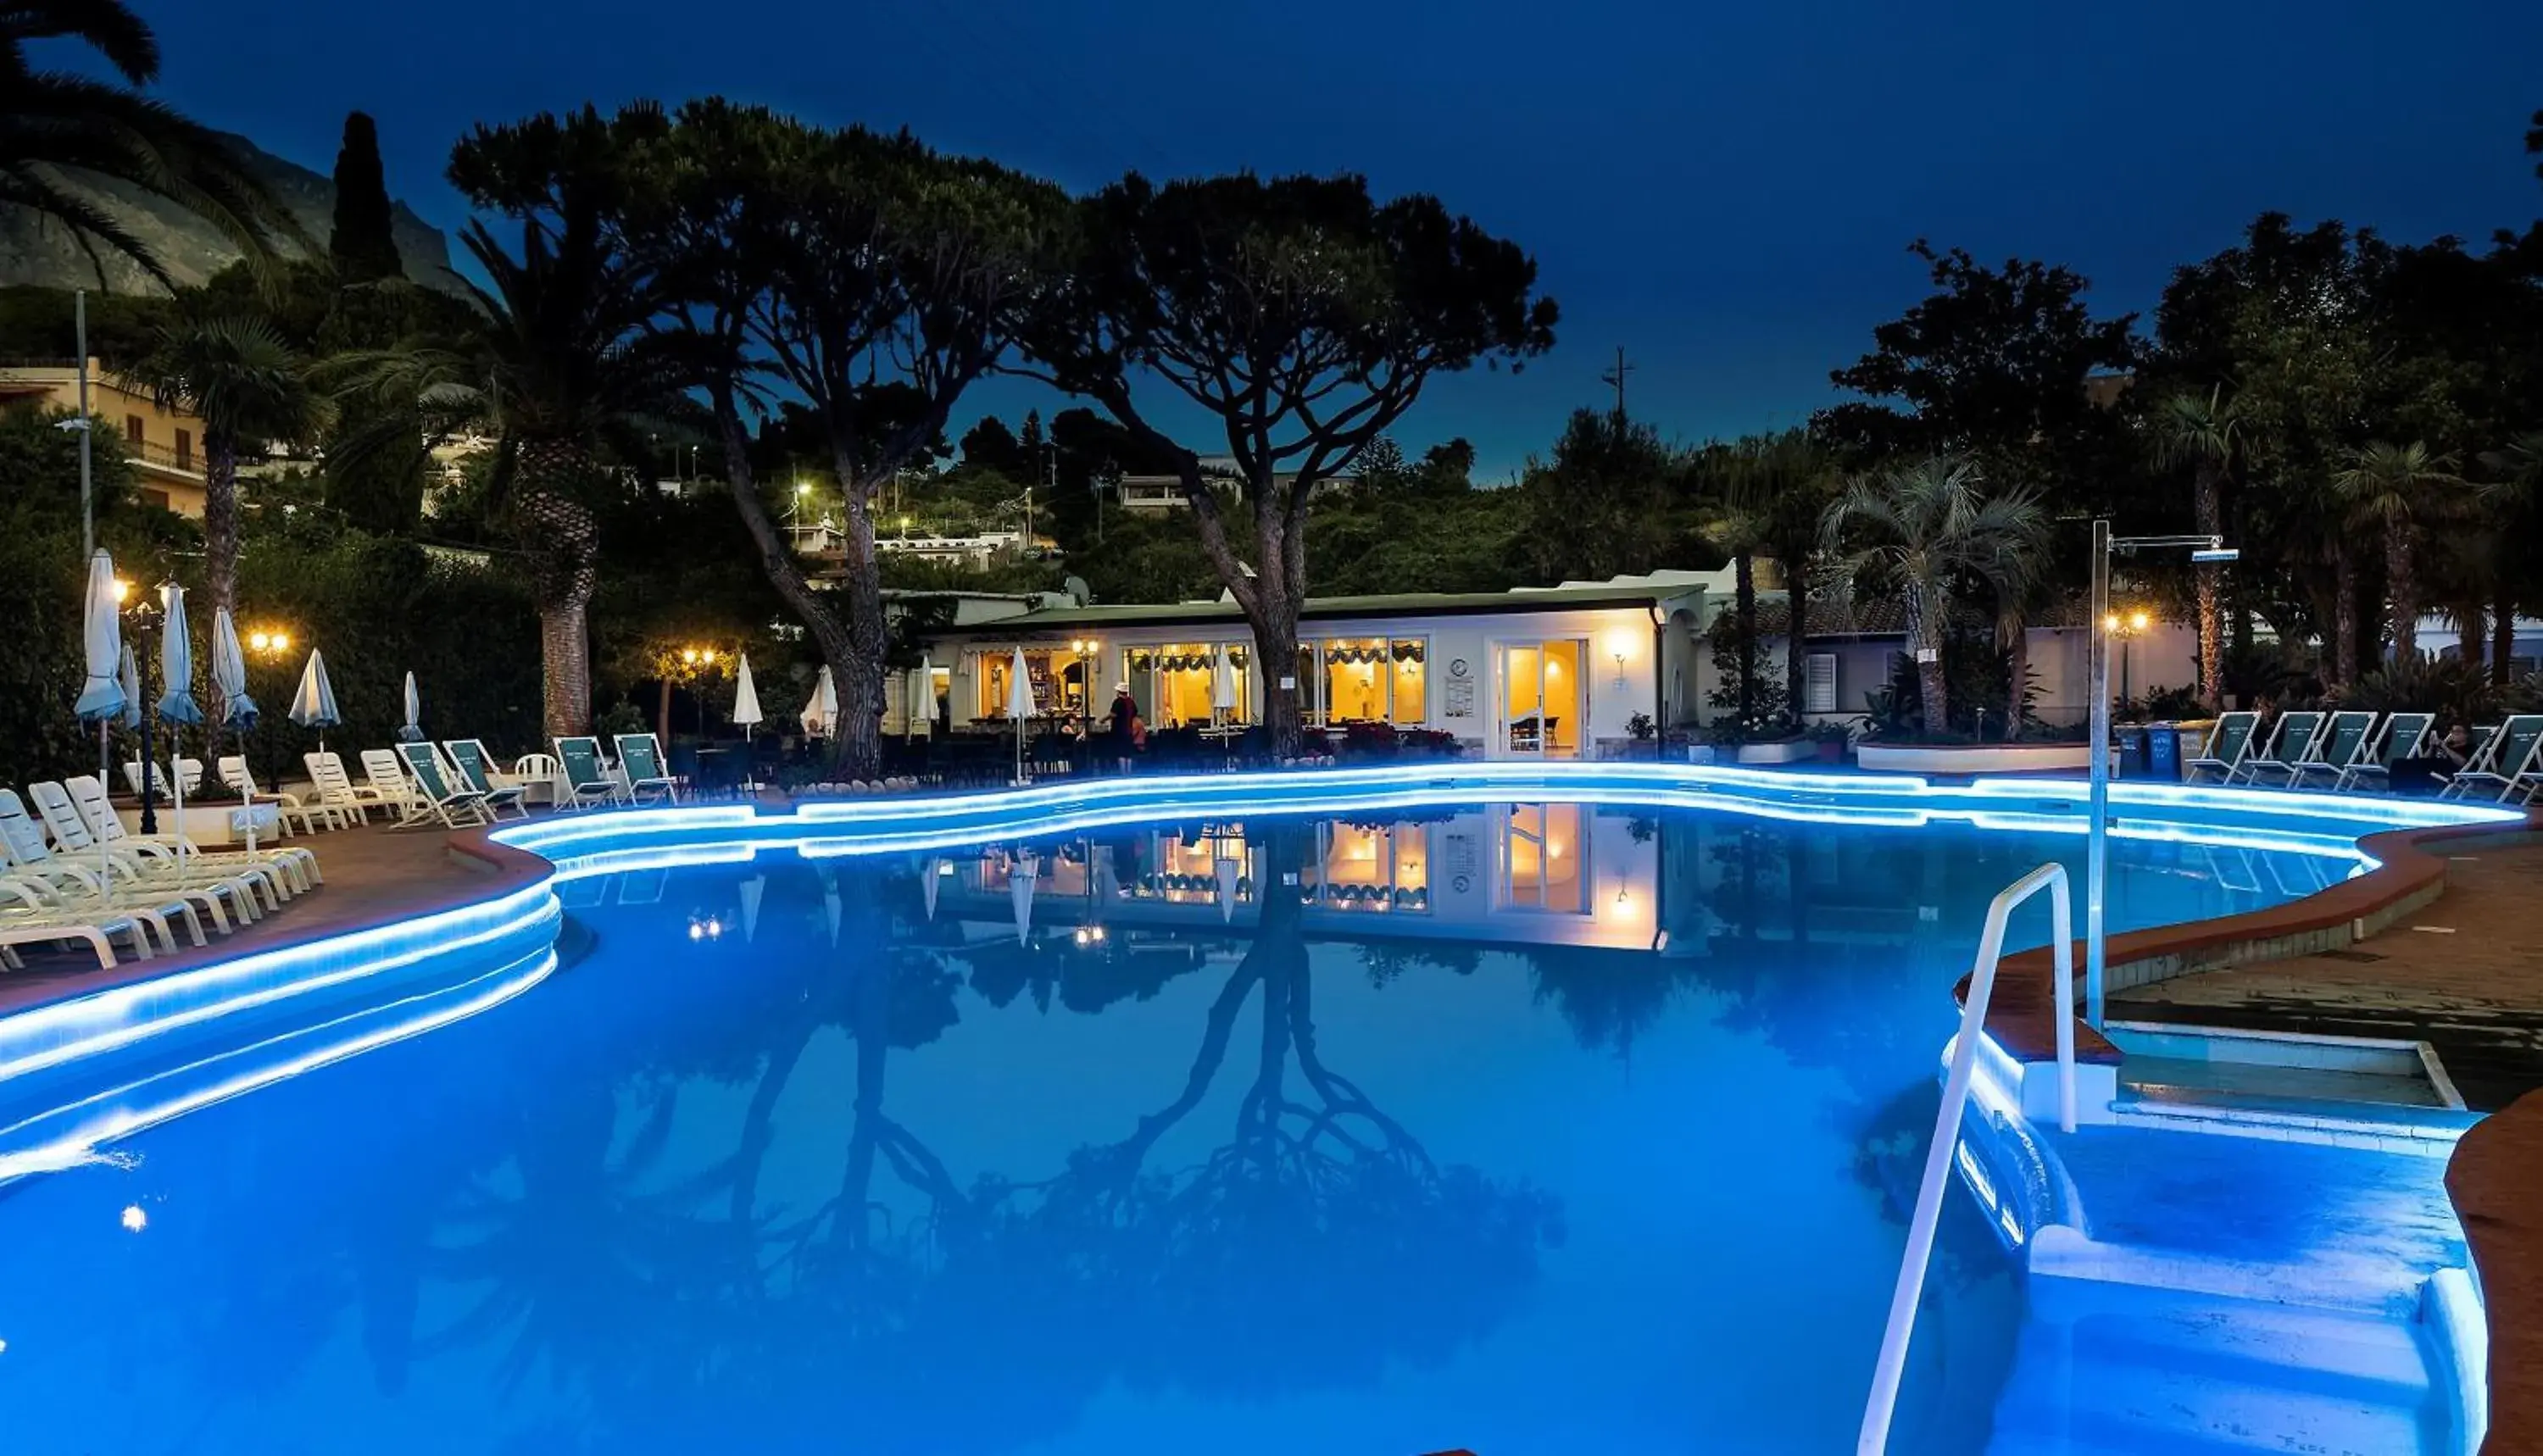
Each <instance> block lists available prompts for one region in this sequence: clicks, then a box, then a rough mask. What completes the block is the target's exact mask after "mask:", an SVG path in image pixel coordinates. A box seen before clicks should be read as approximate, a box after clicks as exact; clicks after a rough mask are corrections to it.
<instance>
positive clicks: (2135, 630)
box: [2102, 607, 2154, 703]
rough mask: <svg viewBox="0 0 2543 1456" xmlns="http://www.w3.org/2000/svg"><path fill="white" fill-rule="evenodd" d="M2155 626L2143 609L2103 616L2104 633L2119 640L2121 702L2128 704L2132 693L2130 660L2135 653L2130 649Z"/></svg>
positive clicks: (2152, 619)
mask: <svg viewBox="0 0 2543 1456" xmlns="http://www.w3.org/2000/svg"><path fill="white" fill-rule="evenodd" d="M2153 625H2154V618H2153V617H2152V616H2150V615H2148V614H2147V612H2146V610H2145V609H2144V608H2143V607H2139V608H2138V609H2137V610H2135V611H2133V612H2128V613H2126V614H2124V615H2122V614H2120V613H2119V612H2106V613H2104V614H2103V615H2102V631H2103V632H2105V633H2106V634H2108V635H2110V636H2112V637H2116V638H2118V639H2119V701H2120V702H2123V703H2124V702H2126V701H2127V699H2128V696H2129V693H2130V691H2131V689H2130V688H2129V686H2128V676H2129V673H2128V666H2129V660H2128V659H2129V658H2130V657H2132V656H2134V655H2135V653H2134V652H2132V651H2130V649H2131V648H2132V647H2134V645H2135V643H2136V640H2137V639H2138V638H2140V637H2143V636H2145V631H2146V629H2147V628H2148V627H2151V626H2153Z"/></svg>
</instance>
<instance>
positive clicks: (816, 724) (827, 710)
mask: <svg viewBox="0 0 2543 1456" xmlns="http://www.w3.org/2000/svg"><path fill="white" fill-rule="evenodd" d="M838 721H839V685H838V683H837V682H835V681H833V680H832V679H831V677H830V665H829V664H828V663H826V662H824V663H822V664H821V675H820V676H819V677H816V678H814V679H812V697H811V700H810V701H809V702H807V703H806V704H805V705H804V731H805V732H807V733H809V734H811V735H812V736H813V737H815V738H826V737H828V736H829V735H830V729H831V728H833V727H834V726H836V725H837V723H838Z"/></svg>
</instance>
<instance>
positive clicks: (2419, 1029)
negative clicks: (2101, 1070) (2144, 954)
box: [2111, 845, 2543, 1111]
mask: <svg viewBox="0 0 2543 1456" xmlns="http://www.w3.org/2000/svg"><path fill="white" fill-rule="evenodd" d="M2446 872H2447V873H2446V881H2447V883H2446V891H2445V893H2444V895H2443V896H2441V897H2440V898H2439V899H2438V900H2437V901H2436V902H2435V903H2434V904H2431V905H2429V906H2428V907H2427V908H2426V909H2424V910H2421V911H2419V912H2418V913H2416V914H2414V915H2411V916H2409V917H2407V918H2406V919H2405V920H2404V921H2403V922H2402V923H2401V924H2399V925H2396V926H2394V927H2393V928H2392V929H2390V930H2387V931H2385V932H2384V933H2382V934H2381V935H2377V936H2374V937H2372V938H2370V939H2368V940H2366V941H2364V942H2361V943H2360V944H2358V945H2357V946H2355V947H2353V948H2351V949H2349V950H2345V951H2334V952H2329V953H2327V954H2324V955H2319V956H2305V957H2299V958H2295V959H2292V960H2273V961H2270V962H2267V963H2265V964H2259V965H2248V966H2238V967H2235V968H2233V969H2229V970H2210V971H2201V972H2199V973H2198V974H2196V975H2189V976H2183V977H2180V978H2179V979H2176V980H2169V981H2164V982H2161V983H2159V984H2156V985H2152V986H2146V987H2142V988H2139V989H2137V990H2134V991H2130V992H2128V993H2127V994H2126V995H2124V996H2121V997H2118V998H2115V999H2114V1001H2113V1003H2112V1008H2111V1009H2112V1014H2113V1015H2114V1016H2117V1017H2123V1018H2129V1019H2134V1020H2142V1021H2172V1022H2190V1023H2197V1024H2203V1025H2209V1026H2226V1027H2238V1028H2259V1029H2266V1030H2273V1031H2304V1032H2322V1033H2327V1034H2332V1035H2350V1036H2399V1037H2411V1038H2418V1039H2422V1040H2426V1041H2428V1042H2430V1043H2432V1044H2433V1045H2434V1046H2435V1047H2436V1049H2437V1055H2438V1056H2439V1057H2440V1058H2441V1059H2443V1061H2444V1062H2445V1066H2446V1071H2447V1073H2448V1074H2449V1075H2451V1076H2452V1077H2453V1078H2454V1081H2455V1085H2456V1087H2457V1088H2458V1089H2460V1090H2461V1091H2462V1093H2463V1095H2464V1100H2465V1101H2466V1102H2467V1103H2469V1104H2471V1106H2472V1107H2473V1108H2474V1109H2476V1110H2478V1111H2495V1110H2497V1109H2499V1108H2503V1107H2505V1106H2506V1105H2507V1104H2509V1103H2511V1102H2513V1101H2515V1100H2516V1099H2517V1098H2518V1097H2519V1096H2522V1095H2523V1094H2525V1093H2527V1092H2531V1091H2534V1090H2536V1089H2537V1088H2543V845H2519V846H2515V847H2512V848H2506V849H2486V850H2481V851H2477V852H2474V853H2471V854H2466V855H2458V856H2453V857H2451V859H2450V863H2449V864H2448V865H2447V867H2446Z"/></svg>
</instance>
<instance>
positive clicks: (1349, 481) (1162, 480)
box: [1115, 455, 1358, 514]
mask: <svg viewBox="0 0 2543 1456" xmlns="http://www.w3.org/2000/svg"><path fill="white" fill-rule="evenodd" d="M1200 473H1201V475H1202V476H1203V477H1205V478H1207V479H1208V480H1210V481H1211V482H1212V483H1213V484H1215V485H1217V486H1218V488H1219V489H1220V490H1222V491H1225V492H1226V493H1228V494H1229V495H1234V494H1235V493H1236V490H1237V487H1238V484H1239V482H1241V481H1242V480H1243V477H1242V476H1241V475H1240V474H1238V472H1237V468H1236V457H1235V456H1233V455H1203V456H1201V457H1200ZM1296 478H1297V477H1296V475H1295V474H1294V473H1293V472H1290V471H1280V472H1278V473H1276V474H1275V475H1274V476H1273V477H1272V479H1273V480H1275V481H1277V482H1279V483H1280V484H1282V485H1286V484H1288V483H1289V482H1290V481H1292V480H1295V479H1296ZM1357 479H1358V478H1357V477H1355V476H1348V475H1338V476H1330V477H1327V478H1326V479H1325V480H1323V481H1322V482H1319V483H1318V485H1317V489H1318V490H1319V491H1336V490H1348V489H1349V488H1350V487H1351V486H1352V485H1354V484H1356V483H1357ZM1115 495H1116V497H1117V498H1118V500H1119V503H1120V506H1121V508H1122V509H1123V510H1129V511H1138V512H1142V513H1146V514H1163V513H1165V512H1167V511H1172V510H1188V509H1190V508H1191V505H1192V502H1190V501H1188V500H1186V499H1185V498H1184V482H1183V477H1182V476H1179V475H1125V476H1123V477H1121V479H1120V481H1119V483H1118V484H1117V486H1116V487H1115Z"/></svg>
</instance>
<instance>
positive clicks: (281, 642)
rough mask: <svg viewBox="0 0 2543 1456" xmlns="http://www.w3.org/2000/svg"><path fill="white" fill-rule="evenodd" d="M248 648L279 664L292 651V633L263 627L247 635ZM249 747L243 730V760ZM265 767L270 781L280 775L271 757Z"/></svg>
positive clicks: (241, 737) (262, 658) (269, 740)
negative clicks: (277, 773) (276, 771)
mask: <svg viewBox="0 0 2543 1456" xmlns="http://www.w3.org/2000/svg"><path fill="white" fill-rule="evenodd" d="M247 650H248V653H249V655H250V656H251V657H254V658H257V659H260V660H262V661H264V662H265V663H266V664H268V666H269V667H270V666H273V665H278V664H279V663H281V661H282V660H283V656H284V654H285V653H287V652H289V651H291V634H290V633H288V632H286V631H284V630H282V629H281V628H279V627H267V628H261V629H259V630H257V631H254V632H251V633H249V634H248V635H247ZM267 742H268V748H269V751H270V746H271V739H270V737H269V739H268V740H267ZM248 749H249V744H248V740H247V734H246V733H244V732H242V733H240V734H239V757H240V758H241V759H242V760H244V759H246V758H247V757H248ZM264 768H265V774H266V778H267V780H268V781H269V782H271V781H272V780H274V779H275V778H277V777H278V776H277V775H276V774H275V772H274V767H273V761H272V760H271V759H268V760H267V761H266V762H265V764H264Z"/></svg>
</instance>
